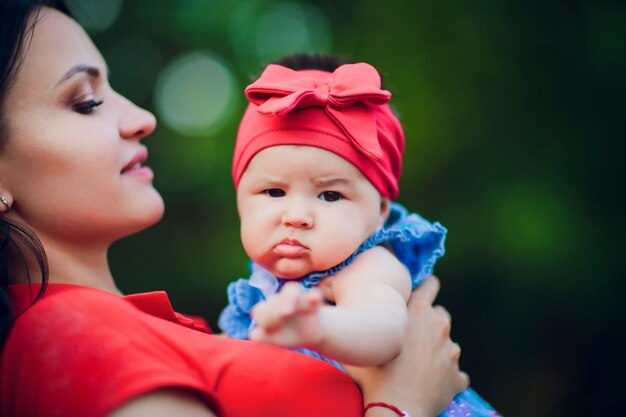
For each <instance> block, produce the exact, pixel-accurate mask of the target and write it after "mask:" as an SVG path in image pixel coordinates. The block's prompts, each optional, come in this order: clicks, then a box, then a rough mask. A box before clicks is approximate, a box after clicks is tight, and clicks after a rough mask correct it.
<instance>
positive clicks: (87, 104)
mask: <svg viewBox="0 0 626 417" xmlns="http://www.w3.org/2000/svg"><path fill="white" fill-rule="evenodd" d="M102 103H104V100H94V99H91V100H87V101H81V102H80V103H75V104H72V109H73V110H74V111H76V112H78V113H80V114H91V113H93V111H94V109H95V108H96V107H98V106H99V105H101V104H102Z"/></svg>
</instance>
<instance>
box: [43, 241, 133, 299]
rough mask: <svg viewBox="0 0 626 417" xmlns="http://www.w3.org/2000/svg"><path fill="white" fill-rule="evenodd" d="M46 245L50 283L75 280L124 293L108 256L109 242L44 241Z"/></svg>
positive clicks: (82, 283)
mask: <svg viewBox="0 0 626 417" xmlns="http://www.w3.org/2000/svg"><path fill="white" fill-rule="evenodd" d="M42 243H43V244H44V247H45V248H46V255H47V257H48V266H49V271H50V276H49V281H48V282H50V283H64V284H76V285H83V286H87V287H93V288H98V289H101V290H104V291H108V292H112V293H114V294H121V291H120V290H119V289H118V288H117V286H116V285H115V281H114V279H113V275H112V274H111V269H110V268H109V262H108V259H107V255H108V249H109V247H108V245H102V246H100V247H98V246H91V247H86V245H80V244H79V245H68V244H60V243H58V242H56V243H51V242H46V241H42Z"/></svg>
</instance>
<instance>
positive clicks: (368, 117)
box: [246, 63, 391, 160]
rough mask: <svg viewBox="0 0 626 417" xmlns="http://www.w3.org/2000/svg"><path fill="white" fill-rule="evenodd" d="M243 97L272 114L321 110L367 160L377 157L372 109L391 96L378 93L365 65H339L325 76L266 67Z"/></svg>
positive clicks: (376, 77)
mask: <svg viewBox="0 0 626 417" xmlns="http://www.w3.org/2000/svg"><path fill="white" fill-rule="evenodd" d="M246 97H247V98H248V100H250V102H251V103H254V104H256V105H257V106H259V107H258V111H259V112H260V113H262V114H266V115H273V116H283V115H285V114H287V113H289V112H290V111H292V110H294V109H303V108H307V107H322V108H324V111H325V112H326V114H327V115H328V117H330V119H331V120H332V121H333V122H334V123H335V124H336V125H337V126H338V127H339V128H340V129H341V130H342V131H343V133H344V134H345V135H346V136H347V137H348V138H349V139H350V140H351V141H352V143H353V144H354V145H355V146H356V147H357V148H358V149H359V150H360V151H361V152H363V153H364V154H365V155H367V156H368V157H369V158H371V159H373V160H378V159H379V158H381V157H382V155H383V154H382V150H381V148H380V144H379V143H378V132H377V128H376V115H375V112H374V107H375V106H378V105H381V104H385V103H387V102H388V101H389V100H390V99H391V93H390V92H389V91H386V90H381V89H380V76H379V75H378V72H377V71H376V69H375V68H374V67H372V66H371V65H369V64H365V63H358V64H347V65H342V66H340V67H339V68H337V69H336V70H335V71H334V72H333V73H331V74H329V73H326V72H322V71H319V72H312V71H310V72H304V71H294V70H292V69H289V68H286V67H283V66H280V65H268V67H267V68H266V69H265V71H263V74H261V77H260V78H259V79H258V80H257V81H256V82H254V83H253V84H251V85H249V86H248V87H247V88H246ZM357 104H362V105H357Z"/></svg>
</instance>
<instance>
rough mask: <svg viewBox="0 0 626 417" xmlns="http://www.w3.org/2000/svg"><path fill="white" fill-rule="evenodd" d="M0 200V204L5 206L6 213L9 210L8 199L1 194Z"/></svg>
mask: <svg viewBox="0 0 626 417" xmlns="http://www.w3.org/2000/svg"><path fill="white" fill-rule="evenodd" d="M0 201H2V204H4V205H5V207H6V208H7V213H8V212H10V211H11V206H10V205H9V200H8V199H7V198H6V197H5V196H2V197H0Z"/></svg>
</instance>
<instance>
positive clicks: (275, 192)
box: [265, 188, 285, 197]
mask: <svg viewBox="0 0 626 417" xmlns="http://www.w3.org/2000/svg"><path fill="white" fill-rule="evenodd" d="M265 194H267V195H268V196H270V197H284V196H285V191H283V190H281V189H280V188H269V189H267V190H265Z"/></svg>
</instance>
